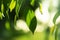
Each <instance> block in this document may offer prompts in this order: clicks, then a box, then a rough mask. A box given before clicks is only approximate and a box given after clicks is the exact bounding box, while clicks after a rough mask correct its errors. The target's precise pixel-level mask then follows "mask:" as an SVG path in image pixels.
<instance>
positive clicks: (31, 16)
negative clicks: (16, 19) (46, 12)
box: [26, 10, 34, 26]
mask: <svg viewBox="0 0 60 40" xmlns="http://www.w3.org/2000/svg"><path fill="white" fill-rule="evenodd" d="M33 17H34V12H33V11H32V10H29V11H28V14H27V17H26V23H27V24H28V26H29V25H30V22H31V20H32V18H33Z"/></svg>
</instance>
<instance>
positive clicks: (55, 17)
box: [53, 12, 60, 24]
mask: <svg viewBox="0 0 60 40" xmlns="http://www.w3.org/2000/svg"><path fill="white" fill-rule="evenodd" d="M59 15H60V12H57V13H56V14H55V16H54V18H53V23H54V24H55V22H56V19H57V18H58V17H59Z"/></svg>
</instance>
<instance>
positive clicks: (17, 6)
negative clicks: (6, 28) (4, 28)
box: [15, 0, 24, 16]
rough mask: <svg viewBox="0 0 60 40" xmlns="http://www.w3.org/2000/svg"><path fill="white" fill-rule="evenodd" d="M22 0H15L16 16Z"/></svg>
mask: <svg viewBox="0 0 60 40" xmlns="http://www.w3.org/2000/svg"><path fill="white" fill-rule="evenodd" d="M23 1H24V0H16V10H15V11H16V15H17V16H18V13H19V10H20V8H21V5H22V3H23Z"/></svg>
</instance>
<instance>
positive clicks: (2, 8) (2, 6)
mask: <svg viewBox="0 0 60 40" xmlns="http://www.w3.org/2000/svg"><path fill="white" fill-rule="evenodd" d="M1 12H2V13H3V12H4V4H3V3H2V4H1Z"/></svg>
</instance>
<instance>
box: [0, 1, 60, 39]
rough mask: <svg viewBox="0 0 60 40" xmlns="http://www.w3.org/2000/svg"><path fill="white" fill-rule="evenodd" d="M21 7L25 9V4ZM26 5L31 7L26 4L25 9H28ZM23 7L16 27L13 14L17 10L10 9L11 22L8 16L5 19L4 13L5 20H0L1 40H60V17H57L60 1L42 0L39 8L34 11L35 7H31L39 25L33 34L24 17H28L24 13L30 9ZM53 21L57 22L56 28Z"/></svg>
mask: <svg viewBox="0 0 60 40" xmlns="http://www.w3.org/2000/svg"><path fill="white" fill-rule="evenodd" d="M0 1H1V0H0ZM3 1H4V0H3ZM20 1H21V0H20ZM25 1H26V0H25ZM35 1H37V0H35ZM21 2H22V1H21ZM28 2H29V1H27V2H26V3H28ZM1 3H2V1H1ZM32 3H33V2H32ZM12 4H13V3H12ZM0 5H1V4H0ZM7 5H9V4H7ZM19 5H20V4H19ZM21 5H23V7H24V4H21ZM26 5H29V4H25V7H28V6H26ZM31 5H33V4H31ZM36 5H38V4H36ZM23 7H22V8H20V11H19V13H21V14H19V18H18V19H17V18H16V19H17V21H16V22H15V25H14V24H13V22H14V21H15V19H14V14H13V13H15V12H14V10H15V9H13V10H12V9H10V11H12V12H9V11H8V12H9V17H8V18H10V19H9V21H8V18H7V15H8V14H7V15H6V17H5V16H4V15H5V14H3V13H2V16H3V19H2V20H0V40H60V38H59V37H60V31H59V30H60V16H58V17H55V15H56V13H59V12H58V11H59V0H41V2H39V6H38V7H37V8H36V9H34V8H35V7H32V6H31V8H32V9H33V11H34V13H35V16H36V20H37V24H34V25H36V29H35V31H34V33H32V31H31V30H30V28H29V27H28V25H27V23H26V21H25V18H24V17H25V16H26V14H23V13H24V12H25V13H26V10H28V8H23ZM0 9H1V8H0ZM0 11H1V10H0ZM12 15H13V16H12ZM16 15H17V14H16ZM22 15H23V16H22ZM58 15H60V14H58ZM4 17H5V18H4ZM54 17H55V19H54ZM0 18H2V17H1V12H0ZM53 19H54V20H55V24H56V26H55V24H54V22H53ZM28 21H30V20H28ZM10 26H11V27H10ZM31 28H32V27H31ZM32 29H33V28H32Z"/></svg>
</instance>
